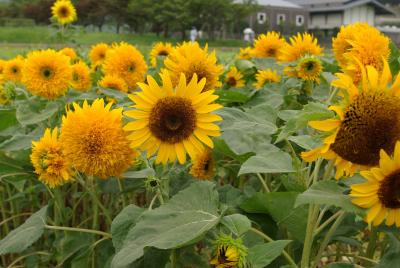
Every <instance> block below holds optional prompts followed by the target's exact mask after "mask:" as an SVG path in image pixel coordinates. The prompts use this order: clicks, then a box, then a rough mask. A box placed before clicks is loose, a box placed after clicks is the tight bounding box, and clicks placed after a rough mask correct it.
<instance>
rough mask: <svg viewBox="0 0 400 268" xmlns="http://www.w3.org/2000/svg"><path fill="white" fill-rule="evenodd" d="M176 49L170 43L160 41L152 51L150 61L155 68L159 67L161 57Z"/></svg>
mask: <svg viewBox="0 0 400 268" xmlns="http://www.w3.org/2000/svg"><path fill="white" fill-rule="evenodd" d="M173 50H174V48H173V47H172V45H171V44H170V43H163V42H159V43H157V44H155V45H154V46H153V48H152V49H151V51H150V63H151V66H153V67H154V68H155V67H157V61H158V58H159V57H163V58H164V57H167V56H168V55H169V54H171V52H172V51H173Z"/></svg>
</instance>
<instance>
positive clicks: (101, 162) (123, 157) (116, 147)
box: [60, 99, 137, 179]
mask: <svg viewBox="0 0 400 268" xmlns="http://www.w3.org/2000/svg"><path fill="white" fill-rule="evenodd" d="M111 105H112V103H108V104H107V105H106V106H105V105H104V100H103V99H96V100H95V101H94V102H93V104H92V105H89V104H88V103H87V101H85V102H84V103H83V107H80V106H79V105H78V104H76V103H74V104H73V107H74V111H68V112H67V115H66V116H64V117H63V119H62V127H61V135H60V141H61V142H62V144H63V145H64V153H65V156H66V158H67V159H68V160H69V161H70V163H71V165H72V167H74V168H75V169H76V170H77V171H79V172H83V173H85V174H86V175H89V176H97V177H100V178H103V179H105V178H107V177H110V176H119V175H121V174H122V173H123V172H124V171H125V170H126V169H127V168H128V167H129V166H130V165H131V164H133V163H134V159H135V158H136V156H137V152H136V151H135V150H133V149H132V148H131V146H130V145H129V143H130V142H129V140H128V137H127V133H126V132H125V131H124V130H123V125H122V108H118V109H111Z"/></svg>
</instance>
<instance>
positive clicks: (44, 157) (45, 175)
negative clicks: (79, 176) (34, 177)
mask: <svg viewBox="0 0 400 268" xmlns="http://www.w3.org/2000/svg"><path fill="white" fill-rule="evenodd" d="M31 162H32V164H33V167H34V168H35V173H36V174H38V175H39V180H40V181H41V182H42V183H44V184H46V185H47V186H49V187H50V188H54V187H57V186H60V185H62V184H64V183H66V182H68V181H70V180H72V179H73V174H72V172H71V168H70V165H69V164H68V161H67V160H66V159H65V156H64V153H63V148H62V144H61V143H60V141H59V140H58V129H57V128H55V129H54V130H53V131H51V130H50V129H46V131H45V133H44V136H43V137H42V138H41V139H40V140H39V141H33V142H32V154H31Z"/></svg>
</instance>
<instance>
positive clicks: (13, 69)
mask: <svg viewBox="0 0 400 268" xmlns="http://www.w3.org/2000/svg"><path fill="white" fill-rule="evenodd" d="M24 64H25V59H24V58H23V57H22V56H17V57H15V58H14V59H11V60H8V61H6V63H5V64H4V69H3V75H4V78H5V79H6V80H10V81H13V82H20V81H21V78H22V68H23V67H24Z"/></svg>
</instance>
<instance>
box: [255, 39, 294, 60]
mask: <svg viewBox="0 0 400 268" xmlns="http://www.w3.org/2000/svg"><path fill="white" fill-rule="evenodd" d="M285 45H286V41H285V39H284V38H282V37H281V36H280V34H279V33H277V32H268V33H267V34H262V35H260V36H259V37H258V39H257V40H256V41H255V43H254V49H253V52H254V56H255V57H258V58H275V59H277V58H278V56H279V54H280V50H281V49H282V47H284V46H285Z"/></svg>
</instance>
